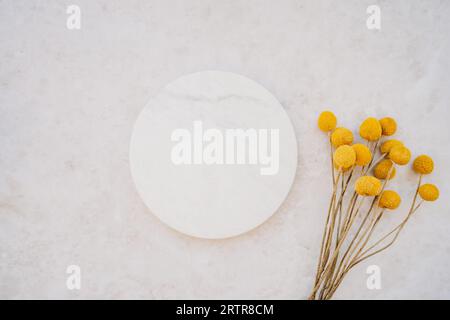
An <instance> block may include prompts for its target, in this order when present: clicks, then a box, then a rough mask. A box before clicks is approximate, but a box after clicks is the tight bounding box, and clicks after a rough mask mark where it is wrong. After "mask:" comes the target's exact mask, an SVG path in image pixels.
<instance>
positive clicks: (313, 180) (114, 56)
mask: <svg viewBox="0 0 450 320" xmlns="http://www.w3.org/2000/svg"><path fill="white" fill-rule="evenodd" d="M374 2H377V3H376V4H378V5H379V6H380V8H381V30H379V31H376V30H368V29H367V28H366V19H367V17H368V15H367V14H366V8H367V6H369V5H371V4H374ZM69 4H77V5H78V6H79V7H80V8H81V29H80V30H68V29H67V28H66V19H67V17H68V15H67V14H66V8H67V6H68V5H69ZM449 16H450V3H449V2H447V1H418V0H414V1H411V0H408V1H407V0H403V1H400V0H396V1H366V0H363V1H361V0H346V1H339V3H338V2H336V1H331V0H329V1H300V0H291V1H287V0H285V1H261V0H250V1H244V0H241V1H238V0H229V1H210V0H192V1H185V0H179V1H171V0H161V1H155V0H152V1H144V0H142V1H118V0H117V1H111V0H108V1H106V0H104V1H91V0H74V1H70V2H69V1H32V2H31V1H12V0H9V1H1V2H0V37H1V42H0V148H1V152H0V297H1V298H8V299H17V298H44V299H45V298H64V299H76V298H147V299H161V298H263V299H269V298H276V299H279V298H288V299H300V298H306V297H307V294H308V291H309V290H310V287H311V282H312V277H313V276H314V274H313V273H314V268H315V263H316V257H317V254H318V251H319V245H320V239H321V232H322V225H323V220H324V214H325V210H326V207H327V200H326V196H327V194H328V191H327V190H328V189H329V172H328V154H327V152H326V150H327V144H326V139H325V138H324V136H323V134H322V133H321V132H319V130H318V129H317V128H316V118H317V116H318V114H319V112H320V111H322V110H323V109H325V108H330V109H332V110H334V111H335V113H336V114H337V116H338V118H339V121H340V123H341V124H342V125H345V126H348V127H350V128H352V129H354V130H356V129H357V127H358V125H359V123H360V122H361V121H362V120H363V119H364V118H365V117H367V116H376V117H382V116H393V117H395V118H396V119H397V120H398V123H399V127H400V130H399V133H398V135H397V137H398V138H400V139H402V140H404V141H405V143H406V144H407V145H408V146H409V147H410V148H411V150H412V151H413V153H414V154H415V155H417V154H419V153H427V154H430V155H431V156H433V158H434V159H435V164H436V171H435V173H434V175H433V176H432V177H430V178H427V179H428V181H430V182H431V181H433V182H434V183H436V184H438V185H439V186H440V189H441V198H440V199H439V201H438V202H436V203H434V204H429V205H427V206H425V207H423V209H422V210H421V212H420V214H419V215H417V216H416V217H415V218H414V219H412V221H411V222H410V224H409V225H408V227H407V228H406V229H405V231H404V233H403V234H402V235H401V239H400V241H399V242H398V244H397V245H396V246H394V247H393V248H392V249H390V250H389V251H386V252H385V253H383V254H382V255H380V256H377V257H376V258H374V259H371V260H369V261H367V263H365V264H363V265H361V266H360V267H359V268H357V269H355V270H354V271H353V273H352V274H351V275H350V276H349V277H348V278H347V279H346V280H345V281H344V283H343V285H342V288H340V290H339V291H338V293H337V294H336V298H340V299H343V298H363V299H369V298H374V299H380V298H386V299H389V298H394V299H395V298H450V286H449V285H448V283H450V271H449V268H448V267H449V265H450V241H449V240H450V233H449V231H448V230H449V225H450V212H449V206H448V205H449V196H448V194H449V192H450V190H449V184H448V181H449V180H450V173H449V172H450V170H448V168H447V167H448V164H449V160H450V151H449V145H450V144H449V142H450V129H449V127H448V121H449V120H448V119H449V117H450V111H449V103H450V90H449V87H450V63H449V56H450V38H449V35H448V30H450V20H449V19H448V17H449ZM211 69H213V70H224V71H231V72H236V73H239V74H242V75H245V76H247V77H249V78H251V79H254V80H255V81H258V82H259V83H261V84H262V85H263V86H264V87H266V88H267V89H268V90H269V91H270V92H272V93H273V94H274V95H275V96H276V97H277V98H278V99H279V100H280V102H281V103H282V105H283V106H284V107H285V109H286V111H287V113H288V114H289V116H290V118H291V120H292V122H293V125H294V128H295V131H296V134H297V139H298V143H299V164H298V170H297V177H296V179H295V182H294V186H293V189H292V191H291V193H290V195H289V196H288V199H287V201H286V202H285V203H284V205H283V206H282V208H281V209H280V210H279V211H278V212H277V213H276V214H275V215H274V216H273V217H272V218H271V219H269V220H268V221H267V222H266V223H264V224H263V225H262V226H261V227H259V228H257V229H256V230H253V231H251V232H250V233H247V234H245V235H242V236H239V237H235V238H232V239H228V240H218V241H217V240H199V239H194V238H190V237H187V236H184V235H181V234H179V233H177V232H175V231H173V230H171V229H169V228H168V227H166V226H164V225H163V224H162V223H161V222H160V221H159V220H158V219H157V218H156V217H155V216H153V215H152V214H151V213H150V212H149V211H148V210H147V208H146V207H145V205H144V204H143V202H142V201H141V199H140V198H139V196H138V195H137V192H136V190H135V188H134V185H133V182H132V179H131V175H130V170H129V162H128V149H129V140H130V135H131V131H132V126H133V124H134V121H135V119H136V117H137V116H138V114H139V112H140V111H141V109H142V108H143V106H144V105H145V103H146V102H147V101H148V99H149V98H150V97H152V96H153V95H155V94H156V93H157V92H158V91H159V90H160V89H161V88H162V87H164V85H166V84H167V83H168V82H170V81H171V80H173V79H175V78H177V77H179V76H180V75H183V74H186V73H191V72H195V71H201V70H211ZM401 171H403V175H405V176H406V178H405V181H409V182H412V176H408V174H407V171H408V169H407V168H403V169H401ZM401 173H402V172H400V174H401ZM399 181H401V180H399ZM410 189H411V188H409V189H406V188H405V191H404V196H407V195H408V194H409V193H408V192H410V191H411V190H410ZM318 195H323V198H322V197H320V196H318ZM407 202H408V201H405V203H404V206H402V209H403V210H400V211H399V212H398V214H399V215H402V214H404V213H405V212H404V210H405V209H406V205H407ZM396 214H397V213H393V214H392V217H389V219H395V215H396ZM72 264H75V265H79V266H80V267H81V274H82V287H81V290H72V291H71V290H68V289H67V287H66V278H67V274H66V268H67V266H68V265H72ZM370 264H377V265H379V266H380V268H381V271H382V289H381V290H368V289H367V288H366V278H367V274H366V268H367V266H368V265H370Z"/></svg>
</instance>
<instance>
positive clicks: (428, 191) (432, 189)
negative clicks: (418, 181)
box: [419, 183, 439, 201]
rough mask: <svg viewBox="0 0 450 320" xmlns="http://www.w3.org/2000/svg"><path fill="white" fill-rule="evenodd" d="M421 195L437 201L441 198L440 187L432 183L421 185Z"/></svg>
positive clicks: (427, 199)
mask: <svg viewBox="0 0 450 320" xmlns="http://www.w3.org/2000/svg"><path fill="white" fill-rule="evenodd" d="M419 195H420V197H421V198H422V199H423V200H425V201H435V200H437V198H439V189H438V188H437V187H436V186H435V185H434V184H431V183H426V184H423V185H421V186H420V188H419Z"/></svg>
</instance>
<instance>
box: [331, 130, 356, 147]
mask: <svg viewBox="0 0 450 320" xmlns="http://www.w3.org/2000/svg"><path fill="white" fill-rule="evenodd" d="M352 142H353V133H352V132H351V131H350V130H348V129H346V128H337V129H336V130H334V131H333V133H332V134H331V143H332V144H333V146H335V147H336V148H337V147H339V146H342V145H344V144H351V143H352Z"/></svg>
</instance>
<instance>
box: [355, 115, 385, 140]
mask: <svg viewBox="0 0 450 320" xmlns="http://www.w3.org/2000/svg"><path fill="white" fill-rule="evenodd" d="M381 132H382V130H381V124H380V122H379V121H378V120H377V119H375V118H367V119H366V120H364V121H363V123H362V124H361V126H360V127H359V135H360V136H361V137H362V138H363V139H366V140H368V141H377V140H378V139H380V137H381Z"/></svg>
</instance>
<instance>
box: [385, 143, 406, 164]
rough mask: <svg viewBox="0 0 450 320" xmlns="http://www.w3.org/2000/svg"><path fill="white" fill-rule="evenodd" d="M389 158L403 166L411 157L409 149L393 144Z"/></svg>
mask: <svg viewBox="0 0 450 320" xmlns="http://www.w3.org/2000/svg"><path fill="white" fill-rule="evenodd" d="M389 159H391V160H392V161H394V162H395V163H396V164H398V165H401V166H403V165H405V164H407V163H408V162H409V160H410V159H411V151H409V149H408V148H406V147H404V146H395V147H393V148H392V149H391V151H389Z"/></svg>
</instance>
